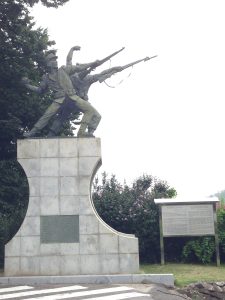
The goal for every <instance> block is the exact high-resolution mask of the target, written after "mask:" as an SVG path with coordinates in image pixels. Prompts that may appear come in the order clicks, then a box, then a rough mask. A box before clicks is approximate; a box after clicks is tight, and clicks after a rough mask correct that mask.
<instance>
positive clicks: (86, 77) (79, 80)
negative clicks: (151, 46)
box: [49, 48, 156, 136]
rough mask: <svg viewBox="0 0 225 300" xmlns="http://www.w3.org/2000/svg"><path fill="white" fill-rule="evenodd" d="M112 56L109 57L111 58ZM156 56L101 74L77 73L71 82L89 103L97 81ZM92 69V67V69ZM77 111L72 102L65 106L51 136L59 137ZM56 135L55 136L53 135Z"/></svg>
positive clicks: (70, 56)
mask: <svg viewBox="0 0 225 300" xmlns="http://www.w3.org/2000/svg"><path fill="white" fill-rule="evenodd" d="M123 49H124V48H122V49H120V50H119V51H117V52H115V53H113V54H112V55H111V56H113V55H115V54H117V53H119V52H120V51H122V50H123ZM111 56H109V57H110V58H111ZM109 57H107V58H105V59H103V60H100V61H98V62H96V66H99V65H101V64H102V63H104V62H105V61H107V60H108V59H109ZM155 57H156V55H155V56H152V57H146V58H144V59H140V60H137V61H135V62H132V63H130V64H127V65H125V66H122V67H112V68H110V69H107V70H104V71H102V72H101V73H99V74H93V75H90V74H89V73H90V72H88V70H85V71H83V72H75V73H74V74H72V75H71V81H72V83H73V87H74V88H75V90H76V91H77V95H78V96H80V97H81V98H82V99H84V100H86V101H88V91H89V88H90V87H91V85H92V84H93V83H95V82H97V81H99V82H100V83H101V82H103V81H105V80H106V79H108V78H110V77H111V76H112V75H114V74H116V73H118V72H121V71H123V70H125V69H127V68H129V67H132V66H134V65H135V64H138V63H140V62H142V61H147V60H150V59H152V58H155ZM71 62H72V55H71V52H69V54H68V56H67V63H68V64H71ZM91 68H92V67H90V69H91ZM72 110H73V111H76V110H77V108H76V106H74V105H73V103H71V101H69V102H68V105H65V106H64V107H63V108H62V110H60V112H59V114H58V115H57V116H56V118H55V120H54V122H53V124H52V126H51V130H50V135H49V136H51V135H57V134H58V133H59V131H60V129H61V127H62V124H63V123H64V122H65V120H67V119H68V117H69V115H70V114H71V111H72ZM53 133H54V134H53Z"/></svg>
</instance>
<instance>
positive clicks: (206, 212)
mask: <svg viewBox="0 0 225 300" xmlns="http://www.w3.org/2000/svg"><path fill="white" fill-rule="evenodd" d="M162 228H163V236H182V235H184V236H191V235H214V234H215V229H214V218H213V205H212V204H199V205H168V206H167V205H166V206H164V205H163V206H162Z"/></svg>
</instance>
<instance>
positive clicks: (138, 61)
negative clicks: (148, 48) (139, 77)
mask: <svg viewBox="0 0 225 300" xmlns="http://www.w3.org/2000/svg"><path fill="white" fill-rule="evenodd" d="M155 57H157V55H154V56H151V57H148V56H147V57H145V58H143V59H139V60H136V61H134V62H132V63H130V64H127V65H125V66H123V67H121V71H123V70H125V69H127V68H129V67H133V66H134V65H136V64H139V63H140V62H142V61H147V60H150V59H152V58H155Z"/></svg>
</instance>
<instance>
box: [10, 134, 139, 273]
mask: <svg viewBox="0 0 225 300" xmlns="http://www.w3.org/2000/svg"><path fill="white" fill-rule="evenodd" d="M17 157H18V161H19V163H20V164H21V166H22V167H23V169H24V171H25V173H26V175H27V178H28V182H29V190H30V198H29V205H28V209H27V213H26V217H25V219H24V221H23V224H22V225H21V227H20V229H19V231H18V232H17V234H16V235H15V236H14V237H13V239H12V240H11V241H10V242H9V243H8V244H7V245H6V247H5V275H6V276H16V275H76V274H116V273H135V272H138V271H139V254H138V239H137V238H135V237H134V236H133V235H128V234H122V233H119V232H117V231H115V230H114V229H112V228H111V227H109V226H108V225H106V224H105V223H104V222H103V221H102V220H101V219H100V217H99V216H98V214H97V213H96V211H95V208H94V206H93V204H92V200H91V196H90V188H91V184H92V179H93V177H94V175H95V174H96V172H97V169H98V168H99V166H100V165H101V147H100V139H97V138H53V139H26V140H19V141H18V143H17Z"/></svg>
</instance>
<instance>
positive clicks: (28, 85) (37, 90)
mask: <svg viewBox="0 0 225 300" xmlns="http://www.w3.org/2000/svg"><path fill="white" fill-rule="evenodd" d="M21 81H22V84H23V85H24V86H25V87H26V88H27V89H28V90H30V91H32V92H35V93H38V94H42V93H44V92H45V90H46V89H47V83H46V81H45V80H43V81H41V83H40V85H39V86H35V85H32V84H31V83H30V80H29V79H28V78H27V77H23V78H22V80H21Z"/></svg>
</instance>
